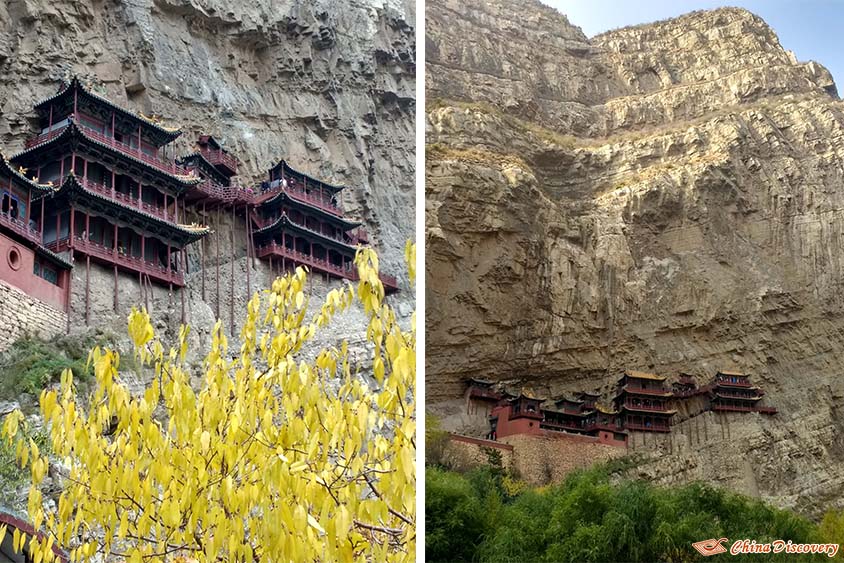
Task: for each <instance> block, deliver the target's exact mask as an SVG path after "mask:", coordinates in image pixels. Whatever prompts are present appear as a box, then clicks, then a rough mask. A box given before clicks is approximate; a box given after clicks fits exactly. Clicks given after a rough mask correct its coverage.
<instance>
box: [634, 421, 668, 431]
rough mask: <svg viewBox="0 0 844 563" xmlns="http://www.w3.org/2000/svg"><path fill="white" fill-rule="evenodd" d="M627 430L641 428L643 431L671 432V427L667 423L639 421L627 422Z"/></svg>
mask: <svg viewBox="0 0 844 563" xmlns="http://www.w3.org/2000/svg"><path fill="white" fill-rule="evenodd" d="M624 429H625V430H639V431H641V432H671V427H670V426H668V425H667V424H653V423H651V424H647V425H646V424H642V423H638V422H625V423H624Z"/></svg>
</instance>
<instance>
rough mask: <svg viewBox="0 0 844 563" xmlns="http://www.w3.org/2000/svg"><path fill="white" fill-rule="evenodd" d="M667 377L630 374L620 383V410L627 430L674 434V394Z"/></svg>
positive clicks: (618, 401) (617, 400) (627, 372)
mask: <svg viewBox="0 0 844 563" xmlns="http://www.w3.org/2000/svg"><path fill="white" fill-rule="evenodd" d="M665 379H666V378H665V377H663V376H660V375H654V374H652V373H645V372H641V371H633V370H630V371H626V372H624V375H623V376H622V377H621V378H620V379H619V380H618V393H617V394H616V396H615V405H616V410H617V411H618V412H619V416H620V417H621V422H622V425H623V426H624V428H626V429H628V430H638V431H642V432H670V431H671V429H670V421H671V417H672V416H674V413H675V412H676V411H674V410H672V409H671V408H670V407H669V399H670V398H671V396H672V393H671V391H669V390H667V389H666V388H665Z"/></svg>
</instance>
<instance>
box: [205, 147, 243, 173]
mask: <svg viewBox="0 0 844 563" xmlns="http://www.w3.org/2000/svg"><path fill="white" fill-rule="evenodd" d="M199 152H200V154H201V155H202V157H203V158H204V159H205V160H207V161H208V162H209V163H211V164H213V165H214V166H224V167H225V168H226V169H227V170H228V171H229V172H231V173H232V175H235V174H237V159H236V158H235V157H234V156H232V155H230V154H229V153H227V152H224V151H223V149H209V148H202V149H200V151H199Z"/></svg>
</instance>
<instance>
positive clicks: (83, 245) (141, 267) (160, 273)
mask: <svg viewBox="0 0 844 563" xmlns="http://www.w3.org/2000/svg"><path fill="white" fill-rule="evenodd" d="M47 248H49V249H50V250H52V251H54V252H63V251H65V250H69V249H70V241H69V239H68V237H64V238H61V239H59V240H57V241H52V242H49V243H47ZM73 249H74V250H77V251H79V252H81V253H82V254H87V255H89V256H91V257H93V258H97V259H99V260H101V261H103V262H107V263H109V264H116V265H117V266H119V267H123V268H125V269H128V270H132V271H135V272H141V273H144V274H148V275H149V276H150V277H151V278H154V279H156V280H159V281H163V282H165V283H173V284H174V285H178V286H183V285H185V276H184V274H182V272H176V271H173V270H170V269H168V268H166V267H165V266H162V265H160V264H156V263H154V262H147V261H146V260H144V259H142V258H141V257H140V256H131V255H128V254H124V253H122V252H120V251H119V250H118V251H115V249H114V248H110V247H107V246H103V245H102V244H99V243H97V242H94V241H91V240H86V239H83V238H82V237H80V236H75V237H74V238H73Z"/></svg>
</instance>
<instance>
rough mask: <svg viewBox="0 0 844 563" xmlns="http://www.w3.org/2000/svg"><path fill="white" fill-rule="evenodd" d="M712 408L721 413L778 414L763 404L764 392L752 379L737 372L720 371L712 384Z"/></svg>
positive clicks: (775, 410) (774, 409) (772, 408)
mask: <svg viewBox="0 0 844 563" xmlns="http://www.w3.org/2000/svg"><path fill="white" fill-rule="evenodd" d="M710 389H711V391H710V397H711V399H710V400H711V408H712V410H713V411H716V412H718V411H720V412H759V413H763V414H776V412H777V409H776V408H774V407H766V406H763V405H762V404H761V401H762V395H764V394H765V393H764V391H762V390H761V389H759V388H758V387H756V386H754V385H753V384H752V383H751V382H750V377H748V376H747V375H746V374H744V373H740V372H736V371H727V370H722V371H719V372H718V373H717V374H716V375H715V379H714V380H713V381H712V383H711V384H710Z"/></svg>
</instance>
